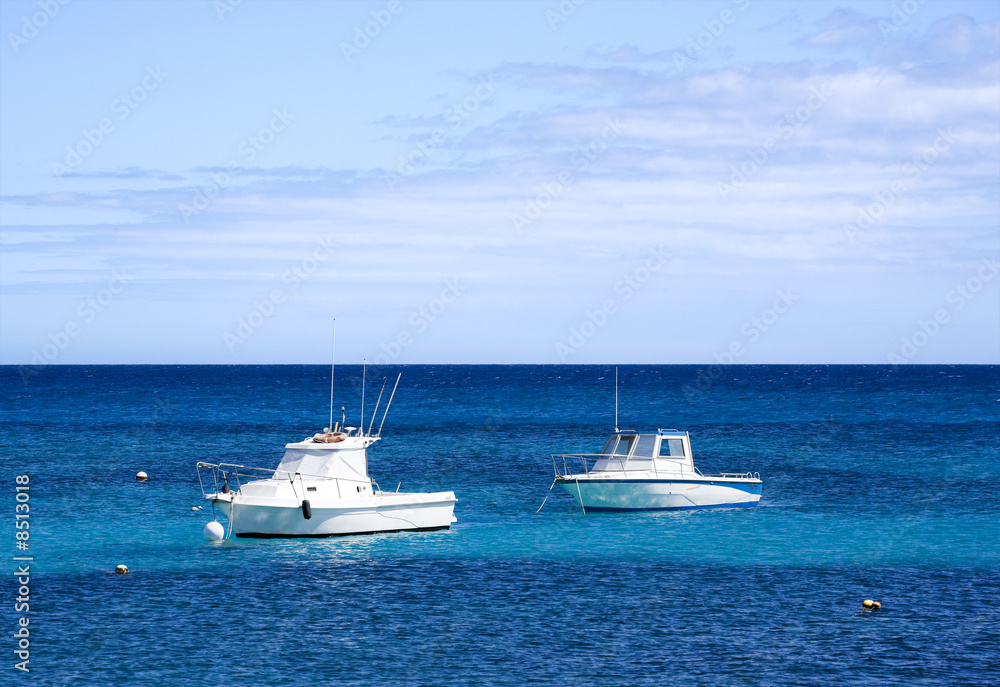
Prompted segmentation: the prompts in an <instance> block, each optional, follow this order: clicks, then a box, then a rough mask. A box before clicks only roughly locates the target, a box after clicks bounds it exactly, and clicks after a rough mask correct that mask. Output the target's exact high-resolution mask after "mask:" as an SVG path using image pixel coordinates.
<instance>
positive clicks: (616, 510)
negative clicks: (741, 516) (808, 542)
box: [574, 499, 757, 513]
mask: <svg viewBox="0 0 1000 687" xmlns="http://www.w3.org/2000/svg"><path fill="white" fill-rule="evenodd" d="M574 500H576V499H574ZM756 505H757V501H747V502H744V503H719V504H716V505H712V506H670V507H668V508H606V507H603V506H587V512H588V513H642V512H651V511H663V510H704V509H706V508H751V507H753V506H756Z"/></svg>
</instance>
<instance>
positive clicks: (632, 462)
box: [552, 453, 760, 480]
mask: <svg viewBox="0 0 1000 687" xmlns="http://www.w3.org/2000/svg"><path fill="white" fill-rule="evenodd" d="M599 460H606V461H608V464H609V466H610V465H616V464H617V467H618V469H619V470H620V471H621V472H625V473H628V472H654V473H664V474H676V473H678V472H686V471H687V470H664V469H663V467H662V466H657V461H656V460H654V459H651V458H647V457H645V456H640V457H638V458H636V457H635V456H632V457H631V458H627V457H626V456H618V455H609V454H606V453H554V454H552V470H553V472H554V473H555V476H556V477H569V476H570V475H574V474H581V473H582V474H585V475H586V474H590V472H591V471H592V470H593V468H594V466H595V465H596V463H597V461H599ZM577 465H579V466H580V468H581V469H580V470H576V466H577ZM560 469H561V470H560ZM694 473H695V474H696V475H698V476H699V477H704V478H706V479H711V478H719V479H756V480H759V479H760V473H757V472H720V473H716V474H712V475H706V474H704V473H702V471H701V470H699V469H698V468H697V467H695V468H694Z"/></svg>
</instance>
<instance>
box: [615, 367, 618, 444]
mask: <svg viewBox="0 0 1000 687" xmlns="http://www.w3.org/2000/svg"><path fill="white" fill-rule="evenodd" d="M615 431H616V432H617V431H618V366H617V365H615Z"/></svg>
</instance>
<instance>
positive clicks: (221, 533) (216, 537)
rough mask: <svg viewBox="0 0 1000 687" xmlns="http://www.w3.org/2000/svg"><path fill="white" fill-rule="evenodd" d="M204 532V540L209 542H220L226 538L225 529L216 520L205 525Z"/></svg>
mask: <svg viewBox="0 0 1000 687" xmlns="http://www.w3.org/2000/svg"><path fill="white" fill-rule="evenodd" d="M204 532H205V538H206V539H208V540H209V541H221V540H222V539H223V538H225V536H226V529H225V528H224V527H223V526H222V523H220V522H219V521H218V520H213V521H212V522H210V523H208V524H207V525H205V530H204Z"/></svg>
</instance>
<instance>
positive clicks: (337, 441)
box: [272, 427, 378, 481]
mask: <svg viewBox="0 0 1000 687" xmlns="http://www.w3.org/2000/svg"><path fill="white" fill-rule="evenodd" d="M347 429H354V428H353V427H350V428H347ZM376 441H378V437H371V436H367V435H361V434H360V433H359V434H358V435H353V433H352V432H347V433H344V434H338V435H334V434H330V433H329V432H328V433H326V434H316V435H315V436H313V437H308V438H306V439H303V440H302V441H298V442H293V443H291V444H285V455H283V456H282V457H281V462H280V463H279V464H278V467H277V469H276V470H275V471H274V475H273V477H272V479H290V478H291V477H293V476H295V475H301V476H302V477H305V478H307V479H309V478H313V479H349V480H354V481H371V480H370V478H369V477H368V454H367V450H366V449H367V448H368V446H369V445H371V444H372V443H374V442H376Z"/></svg>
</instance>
